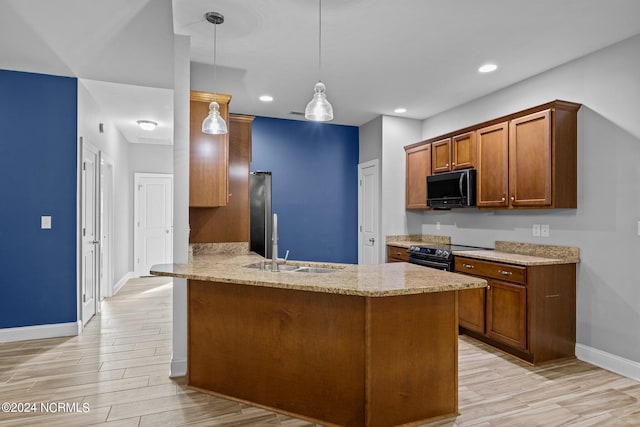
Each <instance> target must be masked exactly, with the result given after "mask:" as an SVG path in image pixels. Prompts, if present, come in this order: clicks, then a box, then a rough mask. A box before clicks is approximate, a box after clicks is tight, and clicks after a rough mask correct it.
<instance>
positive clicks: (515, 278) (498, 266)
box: [455, 257, 527, 284]
mask: <svg viewBox="0 0 640 427" xmlns="http://www.w3.org/2000/svg"><path fill="white" fill-rule="evenodd" d="M455 271H456V272H460V273H468V274H473V275H475V276H484V277H490V278H493V279H500V280H505V281H509V282H515V283H522V284H526V282H527V268H526V267H520V266H517V265H510V264H502V263H499V262H491V261H482V260H478V259H471V258H462V257H455Z"/></svg>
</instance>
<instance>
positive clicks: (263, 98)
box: [258, 95, 273, 102]
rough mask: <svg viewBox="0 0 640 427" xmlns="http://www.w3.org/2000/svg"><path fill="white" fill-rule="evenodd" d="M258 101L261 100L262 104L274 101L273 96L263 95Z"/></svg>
mask: <svg viewBox="0 0 640 427" xmlns="http://www.w3.org/2000/svg"><path fill="white" fill-rule="evenodd" d="M258 99H260V101H262V102H271V101H273V96H271V95H261V96H260V98H258Z"/></svg>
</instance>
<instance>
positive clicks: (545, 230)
mask: <svg viewBox="0 0 640 427" xmlns="http://www.w3.org/2000/svg"><path fill="white" fill-rule="evenodd" d="M540 237H549V224H542V225H541V226H540Z"/></svg>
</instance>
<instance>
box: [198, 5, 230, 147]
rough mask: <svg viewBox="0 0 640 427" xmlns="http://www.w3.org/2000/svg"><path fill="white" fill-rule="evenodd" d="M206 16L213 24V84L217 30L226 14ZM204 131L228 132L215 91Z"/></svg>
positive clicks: (208, 14)
mask: <svg viewBox="0 0 640 427" xmlns="http://www.w3.org/2000/svg"><path fill="white" fill-rule="evenodd" d="M204 18H205V19H206V20H207V21H209V22H210V23H212V24H213V86H214V87H215V85H216V30H217V28H218V25H219V24H222V23H223V22H224V16H223V15H222V14H221V13H218V12H207V13H205V14H204ZM202 132H204V133H208V134H211V135H223V134H226V133H227V123H226V122H225V121H224V119H223V118H222V116H221V115H220V105H219V104H218V103H217V102H216V94H215V92H214V93H213V101H212V102H211V103H210V104H209V115H208V116H207V117H206V118H205V119H204V121H203V122H202Z"/></svg>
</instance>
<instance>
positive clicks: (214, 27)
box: [213, 23, 218, 102]
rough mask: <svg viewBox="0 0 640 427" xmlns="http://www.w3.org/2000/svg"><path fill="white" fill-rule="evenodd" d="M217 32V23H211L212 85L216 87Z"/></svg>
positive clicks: (214, 94) (214, 99)
mask: <svg viewBox="0 0 640 427" xmlns="http://www.w3.org/2000/svg"><path fill="white" fill-rule="evenodd" d="M217 32H218V24H216V23H214V24H213V87H218V86H217V84H216V83H217V81H218V75H217V71H218V68H217V67H216V50H217V49H216V42H217ZM213 101H214V102H215V101H216V92H213Z"/></svg>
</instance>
